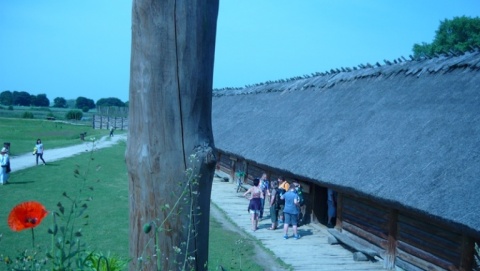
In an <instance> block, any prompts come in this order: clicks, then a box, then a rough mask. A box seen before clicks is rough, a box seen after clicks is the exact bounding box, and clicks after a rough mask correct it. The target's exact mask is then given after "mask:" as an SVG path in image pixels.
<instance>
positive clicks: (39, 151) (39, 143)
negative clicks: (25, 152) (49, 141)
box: [35, 138, 47, 166]
mask: <svg viewBox="0 0 480 271" xmlns="http://www.w3.org/2000/svg"><path fill="white" fill-rule="evenodd" d="M35 150H36V152H35V154H36V161H37V166H38V157H40V159H42V162H43V165H46V164H47V163H45V160H43V144H42V140H40V138H39V139H37V144H36V145H35Z"/></svg>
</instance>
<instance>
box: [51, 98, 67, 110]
mask: <svg viewBox="0 0 480 271" xmlns="http://www.w3.org/2000/svg"><path fill="white" fill-rule="evenodd" d="M53 107H56V108H67V100H65V98H63V97H57V98H55V99H53Z"/></svg>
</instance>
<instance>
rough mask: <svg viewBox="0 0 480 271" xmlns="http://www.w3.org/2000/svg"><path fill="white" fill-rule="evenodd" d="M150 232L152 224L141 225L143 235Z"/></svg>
mask: <svg viewBox="0 0 480 271" xmlns="http://www.w3.org/2000/svg"><path fill="white" fill-rule="evenodd" d="M151 230H152V224H150V223H147V224H145V225H143V232H144V233H149V232H150V231H151Z"/></svg>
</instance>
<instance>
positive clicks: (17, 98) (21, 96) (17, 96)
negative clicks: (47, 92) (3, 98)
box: [12, 91, 31, 106]
mask: <svg viewBox="0 0 480 271" xmlns="http://www.w3.org/2000/svg"><path fill="white" fill-rule="evenodd" d="M12 96H13V105H23V106H30V104H31V97H30V94H29V93H28V92H25V91H14V92H13V94H12Z"/></svg>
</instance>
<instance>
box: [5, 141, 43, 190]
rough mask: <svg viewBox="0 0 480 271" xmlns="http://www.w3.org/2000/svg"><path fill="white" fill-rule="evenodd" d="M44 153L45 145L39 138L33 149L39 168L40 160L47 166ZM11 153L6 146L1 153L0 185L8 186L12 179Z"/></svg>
mask: <svg viewBox="0 0 480 271" xmlns="http://www.w3.org/2000/svg"><path fill="white" fill-rule="evenodd" d="M43 151H44V149H43V143H42V140H41V139H40V138H39V139H37V141H36V142H35V147H34V148H33V155H35V161H36V163H37V166H38V160H39V159H40V160H41V161H42V162H43V165H46V164H47V163H46V162H45V160H44V159H43ZM9 153H10V150H9V148H7V147H6V146H4V147H3V148H2V149H1V151H0V166H1V170H0V185H4V184H8V179H9V178H10V172H11V170H12V169H11V167H10V156H9Z"/></svg>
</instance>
